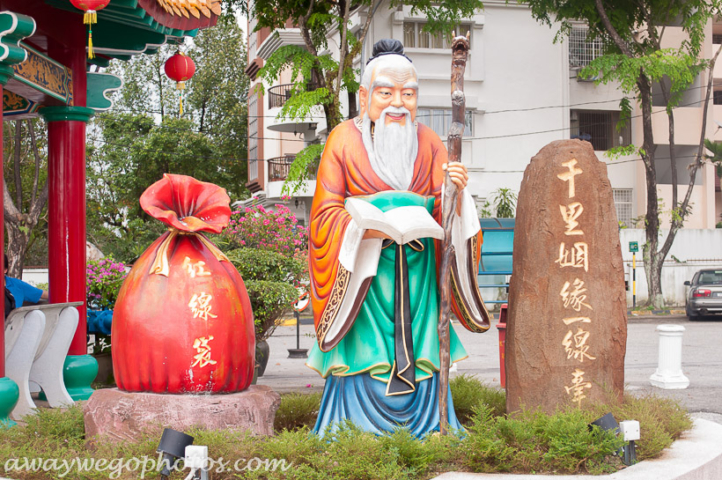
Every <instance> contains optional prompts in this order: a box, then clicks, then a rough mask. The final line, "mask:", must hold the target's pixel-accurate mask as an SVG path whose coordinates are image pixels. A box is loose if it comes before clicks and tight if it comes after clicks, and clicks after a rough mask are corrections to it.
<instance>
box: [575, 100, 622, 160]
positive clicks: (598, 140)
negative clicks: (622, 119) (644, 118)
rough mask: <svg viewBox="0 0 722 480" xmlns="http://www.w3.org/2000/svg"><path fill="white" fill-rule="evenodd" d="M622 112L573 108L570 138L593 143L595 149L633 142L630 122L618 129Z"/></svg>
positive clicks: (606, 148)
mask: <svg viewBox="0 0 722 480" xmlns="http://www.w3.org/2000/svg"><path fill="white" fill-rule="evenodd" d="M619 114H620V112H614V111H583V110H571V121H570V130H571V136H570V138H578V139H580V140H586V141H587V142H589V143H591V144H592V146H593V147H594V150H609V149H610V148H613V147H618V146H620V145H629V144H630V143H631V128H630V124H629V122H627V124H626V125H625V126H624V128H623V129H622V131H621V132H619V131H617V122H619Z"/></svg>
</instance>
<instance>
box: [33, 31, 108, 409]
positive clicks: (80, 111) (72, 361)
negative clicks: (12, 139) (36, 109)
mask: <svg viewBox="0 0 722 480" xmlns="http://www.w3.org/2000/svg"><path fill="white" fill-rule="evenodd" d="M79 25H80V26H79V27H78V26H76V27H75V28H73V29H72V32H68V39H67V41H68V43H69V44H71V45H69V46H68V48H67V49H62V50H61V49H59V50H58V51H55V52H54V54H55V55H56V56H57V58H58V60H60V61H61V62H62V63H63V64H65V66H67V67H68V68H69V69H70V70H72V72H73V103H74V106H61V107H45V108H43V109H42V110H40V114H41V115H42V116H43V117H44V118H45V120H46V122H47V123H48V182H49V183H48V270H49V272H48V273H49V283H50V285H49V293H50V302H51V303H65V302H83V305H82V306H80V307H78V313H79V314H80V315H79V317H80V318H79V321H78V328H77V330H76V331H75V336H74V337H73V341H72V343H71V344H70V349H69V351H68V356H67V357H66V359H65V367H64V372H63V378H64V380H65V387H66V388H67V390H68V393H69V394H70V396H71V397H72V398H73V400H86V399H88V398H89V397H90V395H91V394H92V393H93V390H92V388H91V387H90V384H91V382H92V381H93V380H94V379H95V376H96V375H97V373H98V363H97V362H96V360H95V358H93V357H92V356H90V355H87V351H88V341H87V324H86V307H85V299H86V291H85V290H86V287H85V285H86V280H85V267H86V264H85V127H86V124H87V123H88V121H89V120H90V118H91V117H92V116H93V114H94V111H93V110H92V109H90V108H86V107H85V104H86V103H85V102H86V94H87V83H86V81H87V80H86V78H87V76H86V66H87V57H86V51H85V42H86V39H85V30H84V28H82V27H83V25H82V24H79ZM69 30H70V29H69Z"/></svg>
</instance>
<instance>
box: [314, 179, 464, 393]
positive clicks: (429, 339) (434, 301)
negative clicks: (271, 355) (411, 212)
mask: <svg viewBox="0 0 722 480" xmlns="http://www.w3.org/2000/svg"><path fill="white" fill-rule="evenodd" d="M364 198H365V199H366V200H368V201H370V202H371V203H372V204H374V205H375V206H376V207H378V208H379V209H381V210H382V211H384V212H386V211H388V210H392V209H394V208H398V207H403V206H423V207H425V208H426V209H427V210H428V212H429V214H432V211H433V207H434V197H425V196H422V195H418V194H415V193H412V192H398V191H390V192H382V193H379V194H375V195H372V196H369V197H364ZM420 242H421V243H422V245H423V250H421V251H416V250H415V249H413V248H411V247H410V246H409V245H408V244H407V245H406V246H405V247H404V248H405V249H406V255H407V262H408V275H409V297H410V305H411V318H412V323H411V331H412V333H411V335H412V340H413V348H414V358H415V363H416V381H417V382H420V381H421V380H426V379H428V378H430V377H431V374H432V372H438V371H439V335H438V331H437V326H438V320H439V290H438V284H437V275H436V247H435V240H434V239H432V238H424V239H420ZM396 251H397V249H396V248H393V247H390V248H385V249H383V250H381V257H380V259H379V265H378V271H377V274H376V276H375V277H374V278H373V280H372V282H371V286H370V288H369V291H368V294H367V295H366V299H365V301H364V303H363V305H362V306H361V309H360V311H359V314H358V316H357V318H356V321H355V323H354V324H353V326H352V327H351V329H350V330H349V332H348V333H347V334H346V336H345V337H344V338H343V339H342V340H341V341H340V343H339V344H338V345H337V346H336V347H335V348H333V349H332V350H330V351H329V352H326V353H324V352H322V351H321V350H320V349H319V347H318V344H317V343H314V345H313V348H312V349H311V353H310V354H309V357H308V361H307V362H306V364H307V365H308V366H309V367H311V368H312V369H314V370H316V371H318V372H319V373H320V374H321V375H322V376H323V377H324V378H326V377H328V376H329V375H337V376H349V375H357V374H360V373H366V372H368V373H369V374H370V375H371V377H373V378H375V379H377V380H381V381H383V382H388V379H389V375H390V372H391V367H392V365H393V363H394V357H395V348H394V307H395V303H394V302H395V298H394V296H395V293H394V285H395V280H396V273H395V261H396ZM450 346H451V348H450V352H451V361H452V362H456V361H459V360H462V359H464V358H466V357H467V353H466V350H464V347H463V346H462V345H461V342H460V341H459V338H458V336H457V335H456V332H455V331H454V329H453V328H451V329H450Z"/></svg>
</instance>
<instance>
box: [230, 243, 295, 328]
mask: <svg viewBox="0 0 722 480" xmlns="http://www.w3.org/2000/svg"><path fill="white" fill-rule="evenodd" d="M226 255H227V256H228V259H229V260H230V261H231V263H233V265H234V266H235V267H236V268H237V269H238V272H239V273H240V274H241V277H243V281H244V283H245V284H246V290H248V297H249V298H250V300H251V308H252V309H253V317H254V320H255V324H256V342H260V341H262V340H266V339H267V338H268V337H270V336H271V335H272V334H273V332H274V330H275V329H276V326H277V325H278V322H279V320H280V319H281V317H283V316H284V315H287V314H289V313H290V312H291V308H292V305H293V303H295V302H296V300H297V299H298V291H297V290H296V288H295V286H296V285H298V283H299V281H300V280H301V279H302V278H303V275H305V271H306V265H305V257H303V256H299V255H296V256H288V255H284V254H282V253H278V252H275V251H271V250H261V249H257V248H239V249H236V250H232V251H230V252H228V253H227V254H226Z"/></svg>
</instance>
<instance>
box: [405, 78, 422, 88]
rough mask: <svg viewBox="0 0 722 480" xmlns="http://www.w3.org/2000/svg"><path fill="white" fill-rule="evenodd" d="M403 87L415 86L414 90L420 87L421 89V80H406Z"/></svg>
mask: <svg viewBox="0 0 722 480" xmlns="http://www.w3.org/2000/svg"><path fill="white" fill-rule="evenodd" d="M403 88H413V89H414V90H418V89H419V82H415V81H413V80H412V81H410V82H406V83H405V84H404V86H403Z"/></svg>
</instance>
